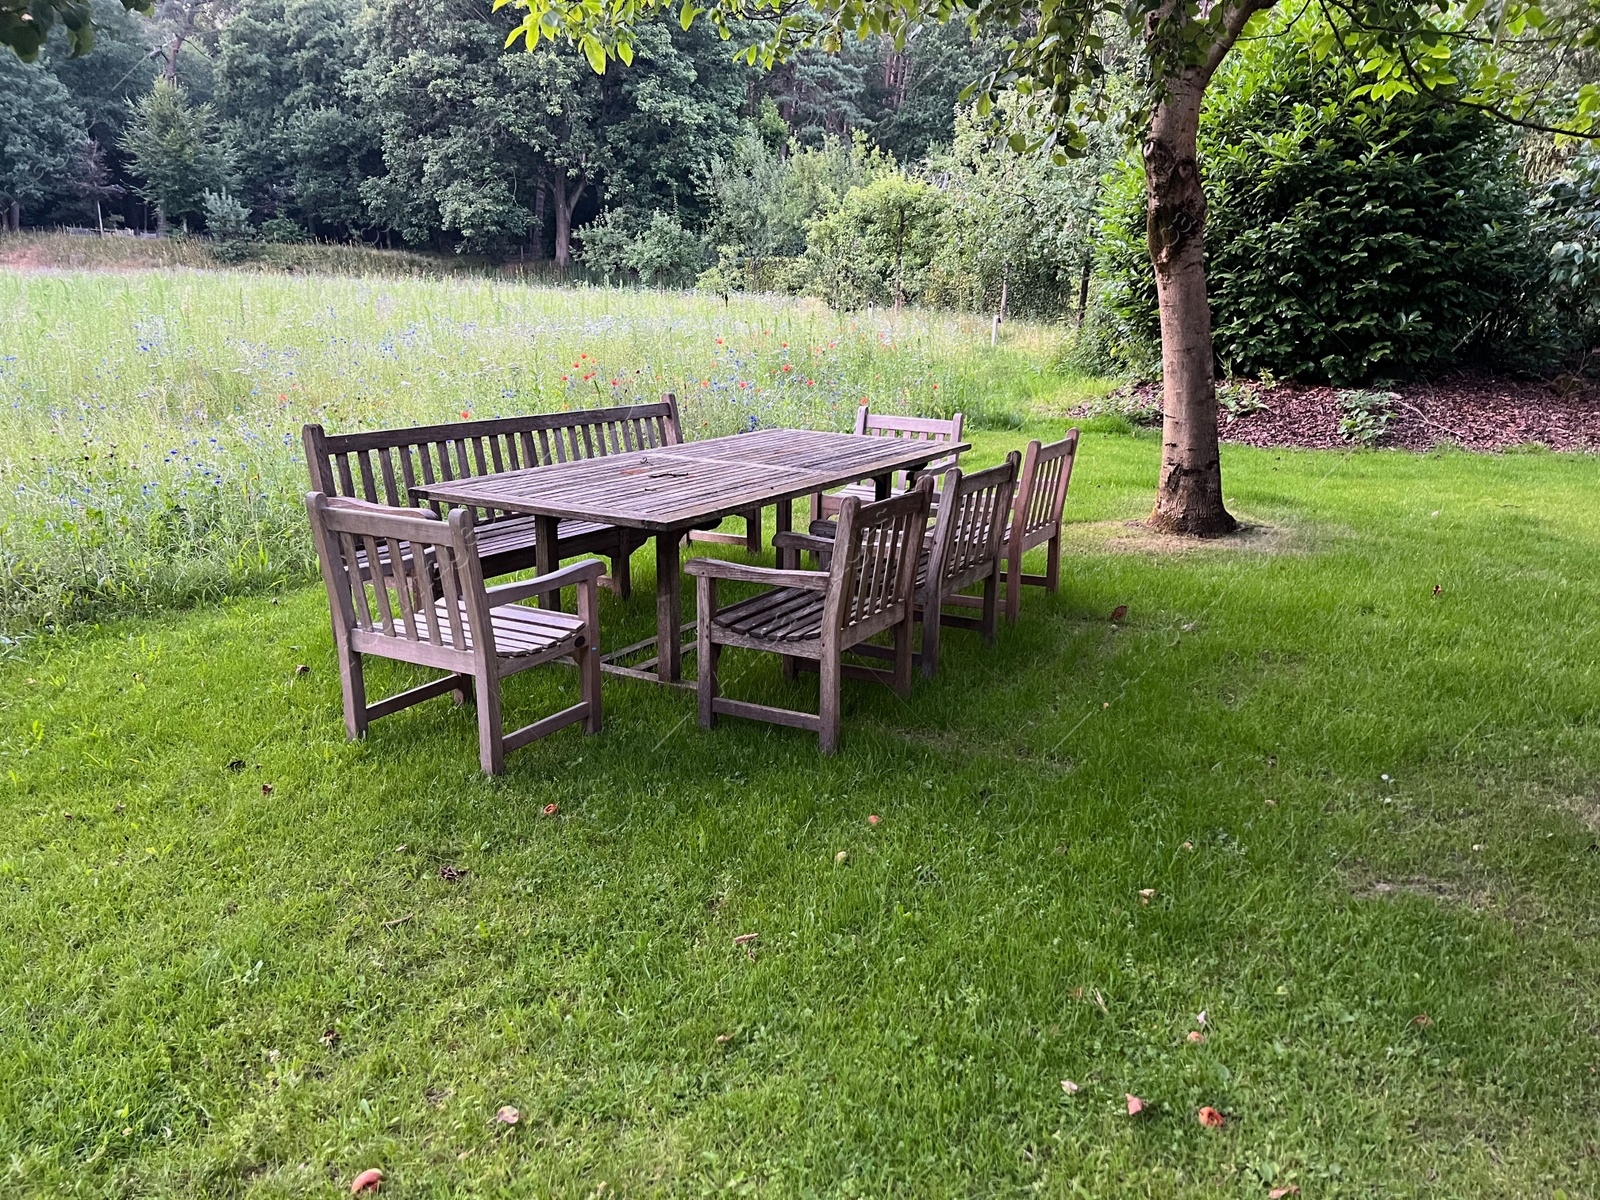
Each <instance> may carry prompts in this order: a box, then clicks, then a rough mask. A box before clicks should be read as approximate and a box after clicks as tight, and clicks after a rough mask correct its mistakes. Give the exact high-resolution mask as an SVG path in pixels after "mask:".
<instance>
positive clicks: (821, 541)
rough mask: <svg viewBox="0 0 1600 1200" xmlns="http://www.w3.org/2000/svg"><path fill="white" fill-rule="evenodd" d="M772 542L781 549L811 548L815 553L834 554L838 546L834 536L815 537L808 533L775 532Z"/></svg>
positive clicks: (819, 522)
mask: <svg viewBox="0 0 1600 1200" xmlns="http://www.w3.org/2000/svg"><path fill="white" fill-rule="evenodd" d="M817 524H819V525H820V524H822V522H821V521H818V522H817ZM772 544H773V545H774V546H776V547H777V548H778V549H779V550H809V551H811V552H812V553H813V554H832V553H833V552H834V550H836V549H837V548H838V547H836V546H835V545H834V544H833V539H832V538H825V537H813V536H811V535H810V534H808V533H775V534H773V535H772Z"/></svg>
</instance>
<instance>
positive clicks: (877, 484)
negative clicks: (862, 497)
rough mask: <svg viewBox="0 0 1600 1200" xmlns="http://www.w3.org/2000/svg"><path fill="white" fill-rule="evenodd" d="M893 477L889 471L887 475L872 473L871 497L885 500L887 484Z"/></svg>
mask: <svg viewBox="0 0 1600 1200" xmlns="http://www.w3.org/2000/svg"><path fill="white" fill-rule="evenodd" d="M893 479H894V473H893V472H892V471H891V472H890V473H889V474H887V475H874V476H873V477H872V498H873V499H874V500H887V499H888V498H889V485H890V483H891V482H892V481H893Z"/></svg>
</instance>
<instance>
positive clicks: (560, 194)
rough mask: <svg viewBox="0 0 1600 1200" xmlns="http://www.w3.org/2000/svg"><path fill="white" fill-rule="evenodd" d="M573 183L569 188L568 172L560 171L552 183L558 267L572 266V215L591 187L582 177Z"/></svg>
mask: <svg viewBox="0 0 1600 1200" xmlns="http://www.w3.org/2000/svg"><path fill="white" fill-rule="evenodd" d="M572 182H573V186H571V187H569V186H568V180H567V174H566V172H565V171H559V170H558V171H557V172H556V173H555V178H554V179H552V180H551V181H550V196H551V199H553V200H554V201H555V205H556V257H555V264H556V266H558V267H570V266H571V265H572V214H573V213H574V212H575V211H576V210H577V207H578V201H579V200H581V199H582V198H583V193H584V189H586V188H587V187H588V186H589V181H588V180H587V179H585V178H583V176H581V175H580V176H578V177H577V179H576V180H574V181H572Z"/></svg>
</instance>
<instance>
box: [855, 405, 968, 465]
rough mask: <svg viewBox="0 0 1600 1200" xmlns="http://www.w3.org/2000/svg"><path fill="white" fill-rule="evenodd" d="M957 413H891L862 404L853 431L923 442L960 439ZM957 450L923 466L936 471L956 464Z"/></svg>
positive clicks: (871, 435)
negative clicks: (946, 415)
mask: <svg viewBox="0 0 1600 1200" xmlns="http://www.w3.org/2000/svg"><path fill="white" fill-rule="evenodd" d="M961 422H962V417H961V414H960V413H956V414H955V415H954V416H953V417H951V418H950V419H949V420H948V421H946V420H942V419H940V418H936V417H891V416H885V415H884V414H882V413H875V412H872V411H871V410H870V409H869V407H868V406H867V405H865V404H863V405H861V406H860V407H859V408H857V409H856V432H857V433H858V434H863V435H866V436H868V437H893V438H911V439H912V440H914V441H925V442H959V441H960V440H961ZM960 458H961V455H960V454H959V453H956V454H947V455H945V456H944V457H943V458H936V459H934V460H932V461H931V462H929V463H928V465H927V466H926V467H924V468H923V470H924V471H926V472H927V473H929V474H932V475H938V474H940V473H942V472H943V471H945V470H947V469H949V468H950V467H953V466H955V465H956V462H957V461H958V460H959V459H960Z"/></svg>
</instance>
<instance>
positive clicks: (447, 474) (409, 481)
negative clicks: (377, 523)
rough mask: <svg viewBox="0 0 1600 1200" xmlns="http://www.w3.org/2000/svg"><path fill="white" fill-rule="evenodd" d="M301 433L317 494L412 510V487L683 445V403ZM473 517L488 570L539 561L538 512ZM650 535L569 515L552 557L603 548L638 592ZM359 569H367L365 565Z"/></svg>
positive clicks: (622, 581) (504, 571) (616, 581)
mask: <svg viewBox="0 0 1600 1200" xmlns="http://www.w3.org/2000/svg"><path fill="white" fill-rule="evenodd" d="M302 440H303V441H304V443H305V450H306V466H307V467H308V468H309V470H310V472H311V487H312V490H313V491H317V492H321V493H323V494H324V495H327V496H344V497H348V498H350V499H353V500H366V501H368V502H370V503H373V504H382V505H386V506H388V507H391V508H409V507H411V505H412V498H411V493H410V489H411V488H412V487H416V486H420V485H426V484H434V483H443V482H448V481H450V480H455V479H466V478H473V477H478V476H483V475H495V474H499V473H501V472H503V471H517V470H521V469H523V468H524V467H543V466H549V465H551V464H552V463H565V462H572V461H574V460H577V459H585V458H599V457H601V456H603V455H607V454H623V453H626V452H628V451H631V450H653V449H656V448H658V447H662V446H676V445H679V444H681V443H682V441H683V433H682V430H681V427H680V426H679V423H678V402H677V400H676V398H675V397H673V396H672V395H671V394H670V393H668V394H667V395H666V396H664V397H663V398H662V399H661V401H660V402H658V403H655V404H632V405H619V406H615V407H611V408H590V409H579V410H577V411H575V412H559V413H539V414H537V415H534V416H520V417H497V418H492V419H489V420H482V421H457V422H452V423H451V424H449V425H417V426H412V427H411V428H408V429H372V430H364V431H362V432H360V433H343V434H329V433H328V432H327V431H326V430H324V429H323V427H322V426H321V425H307V426H306V427H305V429H304V430H303V431H302ZM433 509H434V511H435V512H436V513H439V514H440V515H443V511H442V507H441V506H439V505H433ZM473 516H474V519H475V522H476V535H477V546H478V554H479V555H480V556H481V557H482V559H483V574H484V575H485V576H487V577H491V578H492V577H493V576H496V575H508V574H510V573H511V572H513V571H522V570H526V569H528V568H530V567H536V566H538V553H537V545H536V538H535V536H534V521H535V519H534V518H533V517H530V516H527V515H524V514H518V513H512V512H507V511H501V510H497V509H488V508H485V509H475V510H474V511H473ZM758 536H759V535H758ZM644 541H645V538H644V537H643V536H641V535H640V534H639V533H638V531H636V530H628V529H619V528H617V527H616V526H613V525H601V524H597V523H595V522H592V521H562V522H561V524H560V526H559V528H558V531H557V551H556V554H555V556H554V559H553V561H555V562H557V563H559V562H560V561H561V559H563V558H566V557H571V556H573V555H579V554H603V555H605V556H606V557H607V558H609V559H610V560H611V575H610V585H611V587H612V588H613V589H614V590H615V591H616V592H617V593H618V594H619V595H621V596H622V597H624V598H626V597H627V596H628V594H629V593H630V591H631V590H632V581H631V579H630V574H629V567H628V560H629V557H630V556H631V555H632V554H633V552H634V551H635V550H636V549H638V548H639V546H641V545H643V544H644ZM362 570H364V571H368V572H369V574H370V570H369V568H368V567H367V566H366V565H365V564H363V566H362Z"/></svg>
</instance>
